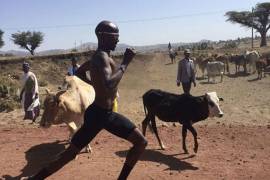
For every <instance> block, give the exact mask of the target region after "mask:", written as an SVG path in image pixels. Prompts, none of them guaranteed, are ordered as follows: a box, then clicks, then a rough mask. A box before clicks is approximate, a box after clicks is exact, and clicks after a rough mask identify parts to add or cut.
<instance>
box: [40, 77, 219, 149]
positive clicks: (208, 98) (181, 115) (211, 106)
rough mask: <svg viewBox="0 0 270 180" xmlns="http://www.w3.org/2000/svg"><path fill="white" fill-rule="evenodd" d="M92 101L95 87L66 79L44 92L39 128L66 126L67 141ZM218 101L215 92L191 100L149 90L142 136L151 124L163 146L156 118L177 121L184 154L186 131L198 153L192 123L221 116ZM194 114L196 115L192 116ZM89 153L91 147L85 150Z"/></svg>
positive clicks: (144, 96)
mask: <svg viewBox="0 0 270 180" xmlns="http://www.w3.org/2000/svg"><path fill="white" fill-rule="evenodd" d="M94 99H95V91H94V88H93V87H92V86H91V85H89V84H87V83H85V82H83V81H82V80H81V79H79V78H78V77H76V76H67V77H66V78H65V81H64V88H63V89H61V90H59V91H58V92H56V93H53V92H50V91H49V90H47V96H46V98H45V100H44V113H43V115H42V118H41V121H40V125H41V126H42V127H50V126H51V125H53V124H60V123H65V124H66V125H67V126H68V129H69V131H70V138H71V137H72V136H73V134H74V133H75V132H76V130H77V129H78V127H79V126H81V125H82V123H83V114H84V111H85V110H86V108H87V107H88V106H89V105H90V104H91V103H93V101H94ZM219 100H221V98H218V96H217V94H216V93H215V92H210V93H206V94H205V95H202V96H199V97H194V96H191V95H185V94H183V95H176V94H172V93H168V92H165V91H161V90H153V89H152V90H149V91H148V92H146V93H145V94H144V95H143V105H144V108H145V112H146V118H145V120H144V121H143V122H142V129H143V134H144V135H145V132H146V127H147V125H151V126H152V129H153V130H154V132H155V135H156V137H157V139H158V142H159V144H160V147H161V148H162V149H164V147H165V146H164V145H163V143H162V141H161V140H160V138H159V136H158V132H157V128H156V123H155V116H157V117H159V118H160V119H161V120H163V121H167V122H179V123H180V124H182V125H183V133H182V136H183V149H184V151H185V152H186V153H187V152H188V151H187V149H186V144H185V139H186V134H187V130H189V131H191V133H192V134H193V136H194V142H195V145H194V146H195V147H194V151H195V152H197V150H198V142H197V132H196V130H195V129H194V128H193V126H192V124H193V123H195V122H198V121H201V120H204V119H206V118H208V117H214V116H216V117H222V115H223V112H222V111H221V109H220V107H219ZM194 112H196V113H194ZM86 150H87V151H88V152H92V151H91V147H90V145H88V147H87V148H86Z"/></svg>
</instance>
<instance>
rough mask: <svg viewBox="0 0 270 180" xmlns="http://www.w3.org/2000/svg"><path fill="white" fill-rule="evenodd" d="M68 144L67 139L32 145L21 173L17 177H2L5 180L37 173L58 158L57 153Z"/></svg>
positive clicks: (17, 178)
mask: <svg viewBox="0 0 270 180" xmlns="http://www.w3.org/2000/svg"><path fill="white" fill-rule="evenodd" d="M66 144H67V142H66V141H56V142H52V143H44V144H39V145H36V146H33V147H31V148H30V149H29V150H28V151H26V152H25V159H26V161H27V164H26V166H25V167H24V168H23V169H22V170H21V174H20V175H18V176H16V177H12V176H10V175H3V176H2V178H3V179H5V180H19V179H20V178H21V177H24V176H29V175H32V174H34V173H36V172H37V171H38V170H39V169H40V168H42V167H44V166H45V165H46V164H47V163H48V162H50V161H52V160H53V159H54V158H56V156H57V154H59V153H60V152H62V151H63V150H64V149H65V145H66Z"/></svg>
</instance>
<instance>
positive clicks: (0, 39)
mask: <svg viewBox="0 0 270 180" xmlns="http://www.w3.org/2000/svg"><path fill="white" fill-rule="evenodd" d="M3 34H4V32H3V31H2V30H1V29H0V48H1V47H2V46H4V44H5V43H4V41H3V39H2V38H3Z"/></svg>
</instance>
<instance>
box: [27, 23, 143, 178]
mask: <svg viewBox="0 0 270 180" xmlns="http://www.w3.org/2000/svg"><path fill="white" fill-rule="evenodd" d="M95 33H96V35H97V39H98V48H97V50H96V51H95V53H94V54H93V56H92V57H91V58H90V60H89V61H86V62H85V63H84V64H82V65H81V66H80V68H79V69H78V70H77V72H76V76H78V77H79V78H81V79H82V80H84V81H85V82H87V83H90V84H91V85H92V86H93V87H94V89H95V92H96V97H95V100H94V102H93V104H91V105H90V106H89V107H88V108H87V110H86V111H85V113H84V123H83V125H82V127H81V128H80V129H79V130H78V131H77V132H76V133H75V134H74V136H73V137H72V139H71V143H70V145H69V147H68V148H67V149H66V150H64V152H62V153H60V154H59V157H58V158H57V159H56V160H55V161H53V162H51V163H49V164H48V165H47V166H46V167H45V168H43V169H41V170H40V171H39V172H38V173H37V174H35V175H34V176H31V177H28V178H27V179H30V180H32V179H34V180H39V179H45V178H46V177H48V176H50V175H51V174H53V173H55V172H56V171H58V170H59V169H61V168H62V167H63V166H64V165H65V164H67V163H68V162H70V161H71V160H73V159H75V157H76V155H77V154H78V153H79V152H80V151H81V149H82V148H83V147H84V146H86V145H87V144H89V143H90V142H91V141H92V140H93V139H94V138H95V136H96V135H97V134H98V133H99V132H100V131H101V130H102V129H106V130H107V131H108V132H110V133H112V134H114V135H116V136H118V137H120V138H122V139H125V140H127V141H129V142H130V143H131V144H132V145H133V146H132V147H131V149H130V150H129V152H128V153H127V156H126V160H125V162H124V165H123V167H122V170H121V172H120V175H119V176H118V180H126V179H127V177H128V175H129V174H130V172H131V170H132V169H133V167H134V166H135V164H136V163H137V161H138V160H139V157H140V156H141V154H142V153H143V151H144V150H145V147H146V145H147V141H146V139H145V138H144V136H143V134H142V133H141V131H140V130H139V129H138V128H137V127H136V126H135V125H134V124H133V123H132V122H131V121H130V120H129V119H127V118H126V117H124V116H123V115H121V114H119V113H116V112H113V111H112V106H113V101H114V99H115V97H116V96H117V90H118V84H119V82H120V80H121V79H122V77H123V75H124V73H125V71H126V69H127V67H128V65H129V63H130V62H131V61H132V59H133V58H134V56H135V52H134V50H133V49H130V48H127V49H126V51H125V53H124V57H123V61H122V63H121V65H120V66H117V65H116V62H115V61H114V60H113V59H112V57H111V55H110V52H111V51H113V50H115V47H116V44H117V43H118V42H119V29H118V27H117V26H116V25H115V24H114V23H112V22H110V21H102V22H100V23H99V24H98V25H97V27H96V30H95ZM87 71H90V75H91V81H89V79H88V78H87V77H86V73H85V72H87ZM104 163H106V162H104ZM89 172H90V173H91V169H90V170H89ZM100 172H101V173H102V171H100ZM85 179H87V178H85ZM115 179H116V178H115Z"/></svg>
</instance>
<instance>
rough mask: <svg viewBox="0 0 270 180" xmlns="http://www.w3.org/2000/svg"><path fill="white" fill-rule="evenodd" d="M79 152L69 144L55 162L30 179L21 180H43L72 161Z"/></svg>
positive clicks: (23, 179)
mask: <svg viewBox="0 0 270 180" xmlns="http://www.w3.org/2000/svg"><path fill="white" fill-rule="evenodd" d="M79 152H80V150H79V149H78V148H76V147H75V146H74V145H73V144H71V145H70V146H69V147H68V148H67V149H66V150H65V151H64V152H62V153H60V154H59V156H58V158H57V159H56V160H55V161H53V162H51V163H50V164H49V165H48V166H47V167H45V168H43V169H41V170H40V171H39V172H38V173H37V174H35V175H33V176H31V177H25V178H22V179H21V180H43V179H45V178H47V177H48V176H50V175H52V174H53V173H55V172H56V171H58V170H59V169H61V168H62V167H63V166H64V165H66V164H67V163H68V162H70V161H71V160H73V159H74V158H75V157H76V155H77V154H78V153H79Z"/></svg>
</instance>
